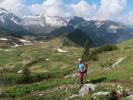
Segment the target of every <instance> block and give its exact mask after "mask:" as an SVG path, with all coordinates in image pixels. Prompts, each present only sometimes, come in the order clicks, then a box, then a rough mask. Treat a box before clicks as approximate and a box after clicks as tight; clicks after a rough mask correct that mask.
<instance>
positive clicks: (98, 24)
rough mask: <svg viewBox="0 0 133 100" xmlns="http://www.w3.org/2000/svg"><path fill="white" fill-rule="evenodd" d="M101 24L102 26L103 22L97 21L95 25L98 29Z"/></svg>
mask: <svg viewBox="0 0 133 100" xmlns="http://www.w3.org/2000/svg"><path fill="white" fill-rule="evenodd" d="M103 24H104V22H100V21H97V22H96V23H95V25H96V26H97V28H100V27H101V26H102V25H103Z"/></svg>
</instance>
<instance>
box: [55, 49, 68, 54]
mask: <svg viewBox="0 0 133 100" xmlns="http://www.w3.org/2000/svg"><path fill="white" fill-rule="evenodd" d="M57 51H58V52H59V53H65V52H67V51H65V50H62V49H59V48H58V49H57Z"/></svg>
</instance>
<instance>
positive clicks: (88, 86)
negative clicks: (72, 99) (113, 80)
mask: <svg viewBox="0 0 133 100" xmlns="http://www.w3.org/2000/svg"><path fill="white" fill-rule="evenodd" d="M96 87H97V85H95V84H84V85H83V87H82V88H81V89H80V90H79V95H80V96H82V97H84V96H85V95H87V94H88V93H89V92H92V91H95V88H96Z"/></svg>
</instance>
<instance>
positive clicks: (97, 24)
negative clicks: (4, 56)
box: [0, 8, 133, 45]
mask: <svg viewBox="0 0 133 100" xmlns="http://www.w3.org/2000/svg"><path fill="white" fill-rule="evenodd" d="M77 29H78V30H80V31H81V33H82V35H84V36H85V37H88V38H90V39H91V41H92V42H93V44H94V45H102V44H105V43H119V42H121V41H123V40H127V39H130V38H132V37H133V29H132V28H130V27H129V26H127V25H125V24H123V23H120V22H115V21H109V20H105V21H98V20H86V19H84V18H82V17H77V16H73V17H67V18H63V17H59V16H47V15H43V14H42V15H37V16H24V17H22V18H20V17H18V16H16V15H15V14H13V13H11V12H9V11H7V10H5V9H3V8H0V36H1V35H3V34H6V35H9V34H7V33H11V34H15V35H18V36H19V35H20V36H21V35H47V36H60V35H63V34H66V33H68V34H69V36H70V34H71V33H73V32H75V30H77ZM68 34H67V35H68ZM74 36H75V38H77V39H76V40H78V38H79V39H81V35H77V36H76V35H75V34H74ZM84 36H82V37H84ZM66 37H67V36H66ZM71 37H73V36H71Z"/></svg>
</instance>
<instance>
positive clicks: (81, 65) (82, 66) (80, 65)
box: [79, 63, 85, 72]
mask: <svg viewBox="0 0 133 100" xmlns="http://www.w3.org/2000/svg"><path fill="white" fill-rule="evenodd" d="M84 69H85V66H84V64H83V63H82V64H79V70H80V71H81V72H82V71H84Z"/></svg>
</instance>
